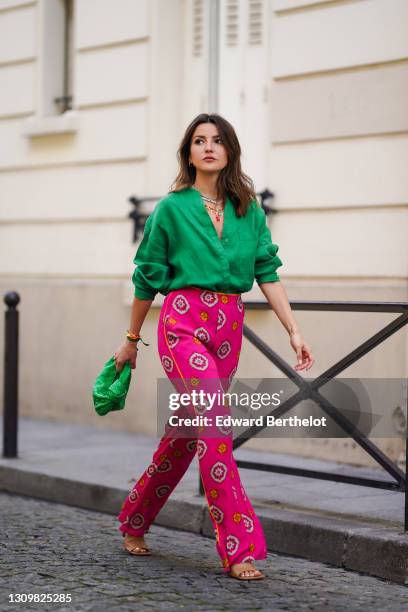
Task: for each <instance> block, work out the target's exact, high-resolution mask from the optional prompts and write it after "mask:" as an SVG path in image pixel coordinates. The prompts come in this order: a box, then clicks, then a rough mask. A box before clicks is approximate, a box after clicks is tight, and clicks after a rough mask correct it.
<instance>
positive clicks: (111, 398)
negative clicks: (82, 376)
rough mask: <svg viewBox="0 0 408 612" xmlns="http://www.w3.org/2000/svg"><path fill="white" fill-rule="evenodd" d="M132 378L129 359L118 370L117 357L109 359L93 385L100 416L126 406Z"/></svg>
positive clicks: (94, 400)
mask: <svg viewBox="0 0 408 612" xmlns="http://www.w3.org/2000/svg"><path fill="white" fill-rule="evenodd" d="M131 378H132V369H131V367H130V363H129V362H128V361H126V363H125V365H124V366H123V368H122V370H121V371H120V372H117V371H116V366H115V358H114V357H111V358H110V359H108V361H107V362H106V363H105V365H104V366H103V369H102V372H101V373H100V374H99V375H98V377H97V379H96V381H95V384H94V386H93V403H94V406H95V410H96V412H97V413H98V414H99V415H100V416H103V415H105V414H108V412H111V411H112V410H122V409H123V408H124V407H125V401H126V395H127V392H128V391H129V385H130V380H131Z"/></svg>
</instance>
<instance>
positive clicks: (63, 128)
mask: <svg viewBox="0 0 408 612" xmlns="http://www.w3.org/2000/svg"><path fill="white" fill-rule="evenodd" d="M78 125H79V114H78V112H77V111H66V112H65V113H63V114H62V115H55V116H48V117H38V116H37V117H29V118H28V119H25V121H23V125H22V134H23V136H27V137H31V136H46V135H48V134H72V133H74V132H76V131H77V130H78Z"/></svg>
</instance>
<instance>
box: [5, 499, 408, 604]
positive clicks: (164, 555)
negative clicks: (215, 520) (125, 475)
mask: <svg viewBox="0 0 408 612" xmlns="http://www.w3.org/2000/svg"><path fill="white" fill-rule="evenodd" d="M0 504H1V507H2V511H3V512H4V520H3V526H4V536H3V538H2V539H3V540H4V538H5V541H4V544H2V555H1V560H0V609H1V610H2V611H4V612H9V611H10V612H11V611H14V610H24V611H31V610H47V609H48V610H59V611H66V612H72V611H75V612H88V611H89V612H90V611H95V612H111V611H112V610H115V611H116V610H118V611H120V612H125V611H134V610H151V611H154V612H156V610H166V611H167V610H179V609H182V610H187V611H191V612H193V611H194V612H196V611H197V610H200V611H203V612H204V611H208V612H210V611H211V612H213V611H216V610H220V611H221V610H222V611H236V610H251V611H252V610H254V611H255V610H264V611H265V612H266V611H268V612H269V611H271V610H273V611H280V610H289V611H293V612H295V611H296V612H297V611H298V610H313V611H315V612H316V611H320V612H323V611H327V612H337V611H338V612H343V611H345V610H347V612H355V611H361V612H363V611H364V612H366V611H367V610H373V611H374V610H376V611H381V612H395V611H396V610H403V609H405V608H406V607H407V605H408V590H407V589H406V587H404V586H401V585H395V584H392V583H387V582H386V581H384V580H381V579H378V578H373V577H371V576H363V575H361V574H358V573H356V572H347V571H345V570H343V569H341V568H336V567H330V566H328V565H324V564H322V563H318V562H311V561H306V560H304V559H299V558H293V557H290V556H284V555H276V554H272V553H271V554H269V555H268V558H267V559H265V560H263V561H258V562H257V565H258V566H259V567H260V568H261V569H262V570H263V571H264V573H265V575H266V579H265V580H262V581H261V580H260V581H256V582H239V581H237V580H233V579H231V578H229V576H228V575H227V574H224V572H223V571H222V569H221V567H220V566H219V561H218V556H217V554H216V552H215V546H214V543H213V542H212V541H211V540H210V539H208V538H202V537H201V536H199V535H196V534H192V533H188V532H182V531H175V530H173V529H172V530H169V529H166V528H163V527H158V526H155V525H153V527H152V528H151V530H150V532H149V534H148V536H147V541H148V543H149V545H150V547H151V549H152V552H153V555H152V556H151V557H131V556H130V555H128V554H127V553H126V552H125V551H124V550H123V549H122V541H121V540H122V538H121V537H120V535H119V534H118V533H117V532H116V529H115V525H114V519H113V517H112V516H109V515H107V514H102V513H98V512H92V511H89V510H82V509H78V508H73V507H69V506H64V505H60V504H53V503H50V502H45V501H40V500H33V499H29V498H24V497H23V498H22V497H18V496H15V495H8V494H0ZM17 517H18V518H17ZM10 594H12V595H13V596H14V598H16V597H18V594H25V595H28V594H32V595H34V594H36V595H37V598H39V596H41V595H42V596H43V597H46V594H50V595H51V594H53V595H56V596H58V597H59V600H60V601H59V603H40V602H38V603H11V604H10V603H9V601H10ZM68 594H69V595H70V599H71V601H70V602H69V603H68V602H67V601H65V603H63V601H62V600H63V598H64V597H65V598H66V597H67V595H68Z"/></svg>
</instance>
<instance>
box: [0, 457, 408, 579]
mask: <svg viewBox="0 0 408 612" xmlns="http://www.w3.org/2000/svg"><path fill="white" fill-rule="evenodd" d="M130 488H131V487H129V490H130ZM0 490H1V491H4V492H8V493H15V494H19V495H27V496H30V497H35V498H39V499H44V500H47V501H52V502H56V503H62V504H66V505H70V506H76V507H80V508H85V509H88V510H96V511H99V512H106V513H109V514H114V515H117V514H119V511H120V507H121V505H122V503H123V501H124V498H125V497H126V496H127V494H128V493H129V490H122V489H118V488H115V487H109V486H103V485H99V484H93V483H87V482H80V481H76V480H71V479H67V478H61V477H58V476H51V475H47V474H41V473H37V472H31V471H28V470H23V469H18V468H15V467H7V466H4V465H2V466H0ZM254 508H255V511H256V513H257V515H258V517H259V518H260V520H261V522H262V525H263V528H264V531H265V537H266V540H267V544H268V550H269V551H270V552H276V553H283V554H289V555H295V556H299V557H302V558H305V559H309V560H311V561H319V562H321V563H328V564H330V565H335V566H337V567H343V568H345V569H349V570H355V571H359V572H363V573H366V574H370V575H372V576H376V577H379V578H384V579H386V580H390V581H392V582H396V583H398V584H403V585H408V533H407V534H406V533H404V531H403V529H402V526H401V529H400V530H397V529H395V528H386V527H380V526H375V525H372V524H370V525H367V524H364V523H362V522H352V521H346V520H340V519H336V518H327V517H322V516H316V515H313V514H306V513H301V512H294V511H292V510H281V509H274V508H260V507H257V506H256V505H255V504H254ZM154 524H156V525H160V526H162V527H167V528H172V529H180V530H182V531H189V532H193V533H197V534H200V535H203V536H206V537H212V538H214V537H215V534H214V528H213V525H212V522H211V519H210V516H209V513H208V510H207V503H206V501H205V498H204V499H203V498H201V497H199V496H198V495H191V496H190V495H186V494H185V493H184V494H183V495H179V496H177V495H175V494H173V495H171V496H170V498H169V499H168V501H167V502H166V504H165V506H164V507H163V508H162V510H161V511H160V512H159V514H158V515H157V517H156V520H155V522H154ZM117 525H118V527H119V522H118V523H117ZM118 533H119V530H118Z"/></svg>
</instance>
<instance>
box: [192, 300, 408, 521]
mask: <svg viewBox="0 0 408 612" xmlns="http://www.w3.org/2000/svg"><path fill="white" fill-rule="evenodd" d="M290 305H291V308H292V310H302V311H313V312H316V311H326V312H327V311H332V312H375V313H396V314H399V316H398V317H396V318H395V319H394V320H393V321H391V323H388V324H387V325H385V327H383V328H382V329H380V330H379V331H378V332H377V333H376V334H374V335H373V336H371V337H370V338H368V339H367V340H366V341H365V342H363V343H362V344H360V345H359V346H357V347H356V348H355V349H353V350H352V351H351V352H350V353H348V354H347V355H345V356H344V357H343V358H342V359H340V360H339V361H338V362H337V363H335V364H334V365H332V366H331V367H330V368H328V369H327V370H326V371H325V372H323V373H322V374H321V375H320V376H318V377H317V378H316V379H314V380H312V381H309V380H305V379H304V378H303V377H302V376H300V375H299V374H298V373H297V371H296V370H294V369H293V368H292V366H290V365H289V364H288V363H287V362H286V361H285V360H284V359H282V357H280V356H279V355H278V354H277V353H276V352H275V351H273V350H272V349H271V348H270V347H269V346H268V345H267V344H266V343H265V342H264V341H263V340H262V339H261V338H260V337H259V336H258V335H257V334H255V332H254V331H253V330H251V329H250V328H249V327H248V326H247V325H246V324H244V329H243V333H244V336H245V337H246V338H247V339H248V340H249V342H251V344H253V345H254V346H255V347H256V348H257V349H258V350H259V351H260V352H261V353H262V354H263V355H265V357H266V358H267V359H269V361H271V362H272V363H273V364H274V365H275V366H276V367H277V368H278V369H279V370H281V372H282V373H283V374H284V375H285V376H287V377H288V378H289V379H290V380H292V381H293V382H294V383H295V384H296V385H297V386H298V387H299V391H297V392H296V393H294V395H292V396H291V397H290V398H289V399H287V400H286V401H285V402H284V403H282V404H281V405H280V406H279V407H278V408H275V409H274V410H273V411H272V412H271V413H270V414H271V415H273V416H275V417H276V418H279V417H281V416H282V415H283V414H285V413H286V412H288V410H290V409H291V408H293V406H295V405H296V404H298V403H299V402H300V401H303V400H304V399H305V398H310V399H312V400H313V401H315V402H316V404H318V405H319V406H320V407H321V409H322V410H323V411H324V412H325V413H326V414H328V415H329V416H330V417H331V418H332V419H333V420H334V421H335V422H336V423H337V425H338V426H339V427H341V429H342V430H343V431H344V432H346V433H347V434H348V435H349V436H350V437H352V438H353V439H354V440H355V441H356V442H357V444H359V446H361V447H362V448H363V449H364V450H365V451H366V452H367V453H368V454H369V455H370V456H371V457H372V458H373V459H374V460H375V461H376V462H377V463H378V464H379V465H381V467H382V468H384V470H385V471H386V472H388V474H389V475H390V476H391V477H392V479H388V480H385V479H380V478H378V479H375V478H364V477H358V476H353V475H346V474H337V473H331V472H323V471H318V470H308V469H303V468H294V467H288V466H282V465H273V464H271V463H260V462H258V461H244V460H241V459H237V460H236V463H237V466H238V467H241V468H246V469H251V470H262V471H266V472H278V473H281V474H288V475H291V476H303V477H307V478H318V479H322V480H332V481H336V482H344V483H349V484H355V485H360V486H366V487H375V488H380V489H387V490H391V491H400V492H404V493H405V512H404V530H405V531H407V530H408V491H407V476H406V473H405V474H404V472H403V471H402V470H401V469H400V468H399V467H398V466H397V465H396V464H395V463H393V462H392V461H391V460H390V459H389V457H387V456H386V455H385V454H384V453H383V452H382V450H381V449H380V448H378V446H376V445H375V444H374V443H373V442H372V441H371V440H370V439H368V438H367V437H366V436H364V435H363V434H362V433H361V432H360V431H359V430H358V429H357V428H356V427H355V425H354V424H353V423H351V422H350V421H349V420H348V419H347V418H346V417H345V416H344V415H343V414H342V413H341V411H339V409H338V408H336V407H335V406H333V404H332V403H331V402H329V401H328V400H327V399H326V398H325V397H323V396H322V395H320V394H319V387H320V386H322V385H323V384H326V383H327V381H328V380H331V379H333V378H334V377H335V376H337V375H339V374H340V373H341V372H342V371H343V370H345V369H346V368H348V367H349V366H350V365H352V364H353V363H355V362H356V361H358V360H359V359H361V358H362V357H363V356H364V355H366V354H367V353H369V352H370V351H371V350H373V349H374V348H375V347H376V346H378V345H379V344H381V343H382V342H384V341H385V340H386V339H387V338H389V337H390V336H392V335H393V334H395V333H396V332H397V331H398V330H400V329H403V328H404V327H405V326H406V325H407V323H408V303H406V302H340V301H328V302H323V301H307V302H303V301H292V302H290ZM245 308H246V309H249V310H251V309H252V310H253V309H262V310H265V309H270V306H269V304H268V303H267V302H251V301H249V302H245ZM340 410H341V408H340ZM407 415H408V406H407ZM407 418H408V417H407ZM262 429H263V427H252V428H251V429H249V430H247V431H246V432H244V433H243V434H241V435H240V436H239V437H237V438H235V440H234V449H236V448H238V447H240V446H241V445H242V444H244V443H245V442H246V441H247V440H248V439H250V438H251V437H254V436H255V435H256V434H257V433H259V432H260V431H261V430H262ZM407 458H408V435H407V436H406V443H405V465H406V466H407ZM406 471H407V468H406ZM200 493H203V489H202V484H201V481H200Z"/></svg>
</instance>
